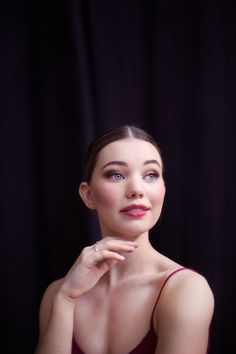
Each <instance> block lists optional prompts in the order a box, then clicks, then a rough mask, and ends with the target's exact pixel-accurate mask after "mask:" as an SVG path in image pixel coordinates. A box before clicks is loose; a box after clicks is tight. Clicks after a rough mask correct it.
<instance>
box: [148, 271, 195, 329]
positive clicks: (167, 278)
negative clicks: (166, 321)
mask: <svg viewBox="0 0 236 354" xmlns="http://www.w3.org/2000/svg"><path fill="white" fill-rule="evenodd" d="M182 270H193V269H190V268H186V267H182V268H178V269H176V270H174V271H173V272H171V273H170V274H169V275H168V276H167V277H166V278H165V280H164V282H163V284H162V286H161V290H160V291H159V294H158V297H157V299H156V302H155V305H154V308H153V311H152V316H151V325H152V324H153V316H154V312H155V309H156V306H157V303H158V301H159V299H160V297H161V293H162V291H163V289H164V287H165V285H166V283H167V281H168V280H169V279H170V278H171V277H172V276H173V275H174V274H175V273H178V272H180V271H182Z"/></svg>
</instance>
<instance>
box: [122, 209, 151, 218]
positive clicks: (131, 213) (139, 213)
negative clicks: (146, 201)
mask: <svg viewBox="0 0 236 354" xmlns="http://www.w3.org/2000/svg"><path fill="white" fill-rule="evenodd" d="M122 213H124V214H125V215H128V216H132V217H136V218H138V217H141V216H144V215H146V213H147V210H141V209H140V210H132V209H131V210H124V211H122Z"/></svg>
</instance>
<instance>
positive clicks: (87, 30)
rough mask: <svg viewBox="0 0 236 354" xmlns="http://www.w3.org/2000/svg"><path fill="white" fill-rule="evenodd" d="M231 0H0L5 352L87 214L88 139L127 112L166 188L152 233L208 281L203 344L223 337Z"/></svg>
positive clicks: (222, 342) (26, 339)
mask: <svg viewBox="0 0 236 354" xmlns="http://www.w3.org/2000/svg"><path fill="white" fill-rule="evenodd" d="M235 9H236V8H235V5H234V2H233V1H213V0H212V1H209V0H205V1H198V0H195V1H193V0H188V1H183V0H180V1H174V0H165V1H164V0H155V1H148V0H133V1H132V0H130V1H129V0H124V1H123V0H119V1H118V0H116V1H115V0H114V1H111V0H100V1H96V0H93V1H92V0H90V1H89V0H84V1H79V0H77V1H76V0H61V1H57V2H56V1H52V0H47V1H46V0H41V1H23V0H19V1H13V0H5V1H3V2H2V4H1V14H0V19H1V23H0V28H1V41H0V70H1V78H0V85H1V86H0V87H1V117H0V122H1V123H0V124H1V125H0V130H1V139H0V140H1V146H0V153H1V183H0V185H1V199H0V206H1V214H0V215H1V226H0V232H1V257H0V260H1V261H0V262H1V263H0V271H1V291H0V293H1V302H0V304H1V308H0V311H1V312H0V313H1V324H2V326H3V330H2V335H3V338H2V341H1V352H2V353H3V354H8V353H17V352H21V351H22V352H24V353H25V354H27V353H29V354H30V353H33V352H34V348H35V345H36V342H37V338H38V309H39V303H40V300H41V296H42V294H43V291H44V290H45V288H46V286H47V285H48V284H49V283H50V282H51V281H52V280H54V279H56V278H59V277H61V276H63V275H64V274H65V273H66V271H67V270H68V269H69V267H70V266H71V264H72V263H73V262H74V261H75V259H76V257H77V256H78V254H79V253H80V251H81V250H82V248H83V247H84V246H85V245H88V244H91V243H92V242H94V240H96V239H98V238H99V230H98V226H97V221H96V219H95V217H94V215H93V214H90V213H89V212H88V211H87V210H86V209H85V207H84V206H83V205H82V202H81V201H80V199H79V198H78V193H77V187H78V184H79V182H80V181H81V179H82V161H83V155H84V152H85V149H86V147H87V145H88V143H89V142H90V141H91V139H92V138H94V137H95V136H96V135H97V134H99V133H101V132H102V131H104V130H105V129H108V128H111V127H114V126H117V125H120V124H123V123H128V124H136V125H139V126H141V127H143V128H144V129H147V130H148V131H149V132H150V133H151V134H152V135H153V136H154V137H155V138H156V140H157V141H158V143H159V145H160V148H161V150H162V154H163V159H164V164H165V180H166V185H167V194H166V200H165V205H164V210H163V214H162V217H161V220H160V221H159V223H158V225H157V226H155V228H154V229H153V230H152V232H151V242H152V243H153V245H154V246H155V247H156V248H157V249H158V250H159V251H160V252H162V253H164V254H165V255H167V256H169V257H171V258H173V259H174V260H175V261H177V262H179V263H181V264H184V265H185V266H188V267H191V268H194V269H196V270H198V271H199V272H201V273H202V274H203V275H204V276H206V278H207V279H208V281H209V284H210V286H211V287H212V290H213V292H214V295H215V301H216V307H215V314H214V317H213V322H212V330H211V333H212V335H211V351H210V353H211V354H222V353H230V352H232V350H231V349H230V348H232V347H234V342H235V340H234V328H233V323H234V317H235V316H236V313H235V301H234V279H235V275H236V272H235V254H234V247H235V240H234V236H235V221H234V220H235V208H234V205H235V151H236V150H235V130H234V120H235V113H236V107H235V105H236V95H235V94H236V84H235V83H236V69H235V64H236V21H235V19H236V11H235Z"/></svg>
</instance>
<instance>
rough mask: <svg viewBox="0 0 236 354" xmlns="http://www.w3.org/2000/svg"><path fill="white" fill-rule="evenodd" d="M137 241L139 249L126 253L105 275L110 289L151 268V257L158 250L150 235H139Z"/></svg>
mask: <svg viewBox="0 0 236 354" xmlns="http://www.w3.org/2000/svg"><path fill="white" fill-rule="evenodd" d="M135 241H137V242H138V243H139V246H138V247H137V249H136V250H135V251H134V252H132V253H124V254H123V255H124V257H125V260H124V261H122V262H120V263H118V264H116V265H115V266H114V267H112V268H111V269H110V271H109V272H108V273H106V275H105V276H104V281H105V282H106V284H107V287H108V289H112V288H114V287H116V286H118V285H119V284H121V283H123V282H125V281H129V279H131V278H135V277H136V276H140V274H142V273H145V272H147V271H148V270H149V269H150V257H151V256H152V255H153V253H154V252H156V251H155V250H154V249H153V247H152V245H151V244H150V241H149V238H148V236H147V235H145V236H139V237H137V238H136V239H135Z"/></svg>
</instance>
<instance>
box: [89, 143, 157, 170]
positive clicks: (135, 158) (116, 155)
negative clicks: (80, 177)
mask: <svg viewBox="0 0 236 354" xmlns="http://www.w3.org/2000/svg"><path fill="white" fill-rule="evenodd" d="M152 159H155V160H157V161H158V162H159V164H160V165H162V160H161V156H160V154H159V152H158V150H157V149H156V147H155V146H154V145H153V144H151V143H149V142H148V141H145V140H141V139H136V138H127V139H122V140H117V141H114V142H112V143H110V144H108V145H106V146H105V147H104V148H102V149H101V151H100V152H99V154H98V157H97V163H96V164H97V165H98V166H99V165H103V164H106V163H107V162H109V161H112V160H115V161H124V162H127V163H128V164H130V163H133V162H140V163H143V162H144V161H146V160H152Z"/></svg>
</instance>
